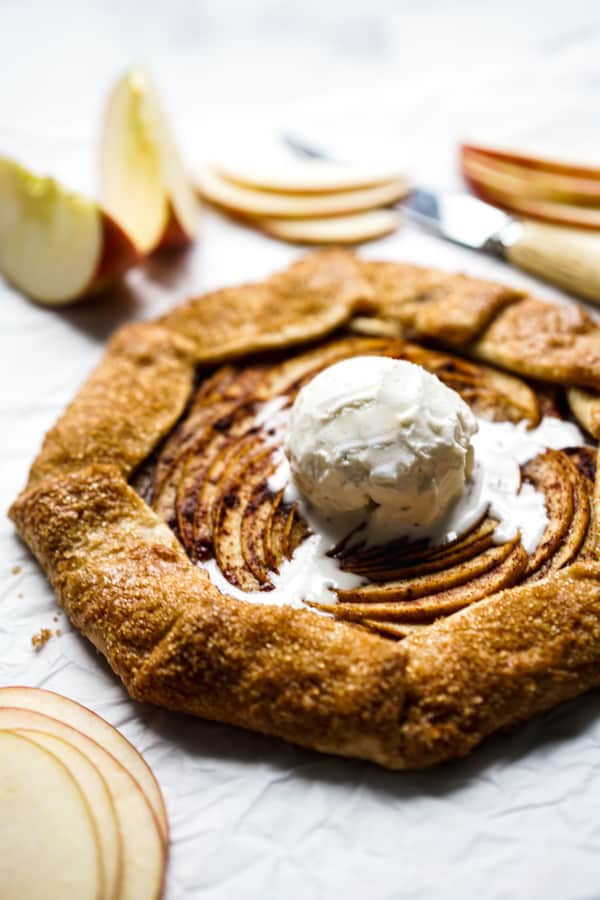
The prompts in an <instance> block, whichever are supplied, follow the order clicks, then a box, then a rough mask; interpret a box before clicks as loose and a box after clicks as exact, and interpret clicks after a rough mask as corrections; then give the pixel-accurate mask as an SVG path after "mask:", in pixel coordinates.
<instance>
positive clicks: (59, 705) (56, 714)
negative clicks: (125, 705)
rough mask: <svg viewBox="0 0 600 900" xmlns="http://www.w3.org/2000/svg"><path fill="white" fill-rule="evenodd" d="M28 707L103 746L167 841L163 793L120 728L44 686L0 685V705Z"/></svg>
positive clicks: (167, 832) (150, 771) (167, 826)
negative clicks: (131, 780) (128, 778)
mask: <svg viewBox="0 0 600 900" xmlns="http://www.w3.org/2000/svg"><path fill="white" fill-rule="evenodd" d="M3 706H11V707H18V708H20V709H30V710H33V711H34V712H38V713H42V714H43V715H46V716H52V717H53V718H55V719H59V720H60V721H61V722H64V723H65V724H67V725H70V726H71V727H72V728H75V729H76V730H77V731H80V732H82V733H83V734H85V735H87V737H89V738H91V739H92V740H93V741H96V742H97V743H98V744H100V745H101V746H102V747H104V749H105V750H107V751H108V752H109V753H110V754H111V755H112V756H114V757H115V759H116V760H117V761H118V762H120V763H121V765H122V766H123V767H124V768H125V769H127V771H128V772H129V773H130V774H131V775H132V776H133V778H134V779H135V780H136V781H137V782H138V783H139V785H140V787H141V788H142V790H143V792H144V794H145V796H146V798H147V799H148V802H149V803H150V806H151V807H152V811H153V813H154V815H155V816H156V819H157V821H158V825H159V828H160V832H161V837H162V840H163V843H164V844H165V845H166V844H167V843H168V841H169V824H168V819H167V812H166V809H165V803H164V800H163V796H162V793H161V790H160V787H159V786H158V782H157V780H156V778H155V777H154V773H153V772H152V769H151V768H150V767H149V766H148V764H147V763H146V762H145V761H144V758H143V757H142V756H141V755H140V753H138V751H137V750H136V749H135V747H134V746H133V744H130V743H129V741H128V740H127V738H125V737H124V736H123V735H122V734H121V732H120V731H117V729H116V728H113V726H112V725H109V723H108V722H106V721H105V720H104V719H102V718H100V716H98V715H96V713H94V712H92V710H91V709H88V708H87V707H86V706H82V705H81V704H80V703H76V702H75V701H74V700H70V699H69V698H68V697H63V696H62V694H57V693H55V692H54V691H48V690H46V689H45V688H31V687H22V686H18V685H17V686H10V687H2V688H0V707H3Z"/></svg>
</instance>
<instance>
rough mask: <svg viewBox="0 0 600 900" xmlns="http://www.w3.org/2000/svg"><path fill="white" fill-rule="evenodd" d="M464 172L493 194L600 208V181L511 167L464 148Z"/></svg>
mask: <svg viewBox="0 0 600 900" xmlns="http://www.w3.org/2000/svg"><path fill="white" fill-rule="evenodd" d="M461 164H462V170H463V172H464V174H465V175H466V176H468V177H469V178H471V179H473V180H474V181H476V182H478V183H480V184H482V185H486V186H488V187H489V188H490V190H494V189H496V190H498V191H501V192H502V193H505V194H513V195H514V196H518V197H519V198H525V197H530V198H532V199H539V200H550V201H554V202H556V203H567V204H571V205H574V206H600V179H597V178H583V177H581V176H577V175H571V174H569V175H565V174H563V173H557V172H549V171H546V170H544V169H533V168H531V167H527V166H521V165H518V164H516V163H507V162H504V161H500V160H497V159H495V158H493V157H490V156H487V155H485V154H483V153H479V152H478V151H476V150H471V149H469V148H466V147H463V148H462V151H461Z"/></svg>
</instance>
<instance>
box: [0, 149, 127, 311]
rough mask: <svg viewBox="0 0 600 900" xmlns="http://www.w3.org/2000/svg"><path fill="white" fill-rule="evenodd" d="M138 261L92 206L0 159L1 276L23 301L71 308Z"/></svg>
mask: <svg viewBox="0 0 600 900" xmlns="http://www.w3.org/2000/svg"><path fill="white" fill-rule="evenodd" d="M139 258H140V257H139V253H138V250H137V249H136V247H135V246H134V244H133V242H132V241H131V239H130V238H129V236H128V235H127V234H125V232H124V231H123V230H122V229H121V228H120V227H119V226H118V225H117V224H116V223H115V222H114V220H113V219H112V218H111V217H110V216H108V215H107V214H106V213H105V212H104V211H103V210H102V209H101V208H100V206H99V205H98V204H97V203H96V202H95V201H93V200H90V199H88V198H87V197H84V196H82V195H81V194H78V193H74V192H73V191H70V190H69V189H67V188H65V187H64V186H63V185H62V184H60V183H59V182H57V181H56V180H55V179H54V178H50V177H46V176H39V175H37V174H35V173H33V172H31V171H29V170H28V169H26V168H24V167H23V166H21V165H19V164H18V163H17V162H15V161H14V160H12V159H8V158H6V157H0V274H1V275H3V276H4V277H5V278H6V279H7V281H9V282H10V283H11V284H13V285H14V286H15V287H16V288H17V289H18V290H20V291H21V292H22V293H23V294H25V295H26V296H27V297H30V298H31V299H32V300H35V301H36V302H38V303H40V304H42V305H44V306H63V305H66V304H70V303H74V302H75V301H77V300H81V299H82V298H83V297H86V296H87V295H89V294H91V293H95V292H97V291H98V290H100V289H101V288H103V287H106V286H107V285H108V284H109V283H110V282H111V281H113V280H114V279H115V278H118V277H119V276H120V275H122V274H123V272H124V271H126V269H128V268H129V267H130V266H131V265H134V264H135V263H137V262H139Z"/></svg>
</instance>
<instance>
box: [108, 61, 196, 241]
mask: <svg viewBox="0 0 600 900" xmlns="http://www.w3.org/2000/svg"><path fill="white" fill-rule="evenodd" d="M100 168H101V182H100V194H101V198H102V203H103V205H104V207H105V209H106V210H107V211H108V212H109V214H110V215H111V216H112V217H113V218H114V219H115V221H117V222H118V223H119V224H120V225H121V226H122V228H123V229H124V230H125V231H126V232H127V234H129V235H131V237H132V239H133V241H134V243H135V245H136V247H137V248H138V249H139V251H140V252H141V253H144V254H147V253H151V252H152V251H153V250H156V249H157V248H159V247H173V246H183V245H186V244H189V243H191V242H192V241H193V240H194V238H195V236H196V232H197V226H198V213H199V204H198V200H197V198H196V195H195V193H194V190H193V188H192V185H191V183H190V181H189V179H188V176H187V174H186V172H185V169H184V166H183V162H182V160H181V156H180V154H179V150H178V148H177V145H176V143H175V139H174V137H173V133H172V130H171V126H170V124H169V122H168V119H167V117H166V115H165V113H164V110H163V108H162V105H161V102H160V99H159V96H158V93H157V91H156V89H155V87H154V84H153V82H152V80H151V78H150V76H149V75H148V73H147V72H146V71H145V70H144V69H132V70H130V71H129V72H127V73H126V74H125V75H124V76H123V77H122V78H120V79H119V81H118V82H117V84H116V85H115V87H114V89H113V91H112V93H111V95H110V98H109V101H108V105H107V108H106V111H105V114H104V120H103V125H102V139H101V159H100Z"/></svg>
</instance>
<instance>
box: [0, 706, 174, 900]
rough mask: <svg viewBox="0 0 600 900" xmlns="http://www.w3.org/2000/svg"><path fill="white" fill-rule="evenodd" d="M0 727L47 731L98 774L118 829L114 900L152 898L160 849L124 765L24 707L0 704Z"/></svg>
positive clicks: (158, 881)
mask: <svg viewBox="0 0 600 900" xmlns="http://www.w3.org/2000/svg"><path fill="white" fill-rule="evenodd" d="M109 727H110V726H109ZM5 731H10V732H16V731H18V732H23V733H25V732H30V731H35V732H41V733H43V734H48V735H51V736H53V737H55V738H59V739H61V740H63V741H65V742H66V743H68V744H70V745H71V746H72V747H74V748H75V749H76V750H77V751H78V752H79V753H81V754H83V755H84V756H85V757H87V759H88V760H89V761H90V762H91V763H92V764H93V765H94V766H95V767H96V769H97V770H98V771H99V773H100V774H101V775H102V777H103V778H104V781H105V783H106V786H107V788H108V791H109V793H110V797H111V800H112V804H113V808H114V811H115V815H116V817H117V821H118V823H119V827H120V832H121V840H122V849H123V854H122V869H121V882H120V888H119V892H118V894H117V897H118V900H158V898H159V897H160V895H161V891H162V884H163V878H164V870H165V860H166V847H165V845H164V842H163V841H162V839H161V834H160V830H159V827H158V822H157V821H156V818H155V816H154V813H153V812H152V808H151V806H150V804H149V802H148V800H147V798H146V796H145V795H144V793H143V791H142V789H141V787H140V786H139V784H138V783H137V781H136V780H135V779H134V778H133V777H132V776H131V775H130V773H129V772H128V771H127V769H125V768H124V767H123V766H122V765H121V764H120V763H119V762H117V760H116V759H115V758H114V756H112V755H111V754H110V753H109V752H108V751H107V750H106V749H105V748H104V747H102V746H100V744H97V743H96V742H95V741H93V740H92V739H91V738H89V737H87V735H85V734H82V733H81V732H80V731H77V730H76V729H75V728H72V727H71V726H70V725H67V724H65V723H64V722H61V721H59V720H58V719H53V718H51V717H50V716H47V715H44V714H42V713H39V712H34V711H33V710H30V709H18V708H16V707H8V706H0V736H1V735H2V734H3V733H4V732H5ZM64 896H65V897H67V896H78V895H77V894H73V895H71V894H65V895H64ZM82 896H84V895H82Z"/></svg>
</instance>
